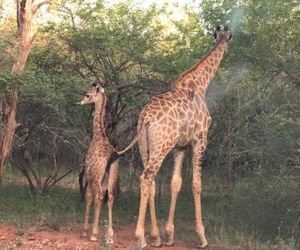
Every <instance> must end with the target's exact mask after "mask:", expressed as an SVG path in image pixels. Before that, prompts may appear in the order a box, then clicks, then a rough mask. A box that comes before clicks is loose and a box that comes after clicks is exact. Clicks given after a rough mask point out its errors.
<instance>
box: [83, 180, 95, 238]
mask: <svg viewBox="0 0 300 250" xmlns="http://www.w3.org/2000/svg"><path fill="white" fill-rule="evenodd" d="M91 186H92V182H89V183H88V185H87V188H86V193H85V201H86V207H85V216H84V224H83V231H82V234H81V237H88V231H89V216H90V208H91V204H92V199H93V197H92V190H91Z"/></svg>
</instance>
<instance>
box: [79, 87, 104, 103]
mask: <svg viewBox="0 0 300 250" xmlns="http://www.w3.org/2000/svg"><path fill="white" fill-rule="evenodd" d="M102 98H105V93H104V88H103V87H102V86H101V85H100V83H93V84H92V86H90V87H89V88H88V89H87V91H86V93H85V96H84V97H83V99H82V100H81V101H80V102H79V104H81V105H84V104H92V103H96V102H97V101H100V100H101V99H102Z"/></svg>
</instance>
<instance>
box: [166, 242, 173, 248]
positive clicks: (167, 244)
mask: <svg viewBox="0 0 300 250" xmlns="http://www.w3.org/2000/svg"><path fill="white" fill-rule="evenodd" d="M164 246H166V247H172V246H174V241H167V242H166V243H164Z"/></svg>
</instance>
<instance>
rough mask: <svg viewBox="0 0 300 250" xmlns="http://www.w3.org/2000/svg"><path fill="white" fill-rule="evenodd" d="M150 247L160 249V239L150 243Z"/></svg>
mask: <svg viewBox="0 0 300 250" xmlns="http://www.w3.org/2000/svg"><path fill="white" fill-rule="evenodd" d="M150 245H151V247H161V246H162V244H161V239H160V238H157V239H155V240H153V241H152V242H151V243H150Z"/></svg>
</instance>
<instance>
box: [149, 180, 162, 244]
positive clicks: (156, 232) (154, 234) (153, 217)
mask: <svg viewBox="0 0 300 250" xmlns="http://www.w3.org/2000/svg"><path fill="white" fill-rule="evenodd" d="M149 206H150V217H151V237H152V239H153V241H152V243H151V246H153V247H160V246H161V238H160V233H159V228H158V226H157V220H156V212H155V180H153V182H152V185H151V190H150V196H149Z"/></svg>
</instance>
